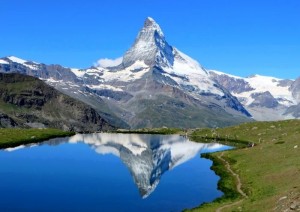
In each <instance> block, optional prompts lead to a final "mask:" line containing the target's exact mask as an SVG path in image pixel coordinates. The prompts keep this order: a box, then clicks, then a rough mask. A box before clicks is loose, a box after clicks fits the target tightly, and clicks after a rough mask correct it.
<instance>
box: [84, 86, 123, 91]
mask: <svg viewBox="0 0 300 212" xmlns="http://www.w3.org/2000/svg"><path fill="white" fill-rule="evenodd" d="M88 87H89V88H91V89H95V90H97V89H98V90H101V89H107V90H112V91H123V89H122V88H119V87H114V86H111V85H105V84H100V85H88Z"/></svg>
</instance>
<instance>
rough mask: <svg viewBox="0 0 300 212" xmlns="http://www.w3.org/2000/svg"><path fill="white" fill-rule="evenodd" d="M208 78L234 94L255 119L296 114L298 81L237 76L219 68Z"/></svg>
mask: <svg viewBox="0 0 300 212" xmlns="http://www.w3.org/2000/svg"><path fill="white" fill-rule="evenodd" d="M209 73H210V75H211V78H212V79H213V80H215V81H216V82H217V83H219V84H221V85H222V86H223V87H225V88H226V89H227V90H228V91H229V92H231V94H232V95H234V96H236V97H237V98H238V100H239V101H240V102H241V103H242V104H243V105H244V107H245V108H246V109H247V110H248V111H249V112H250V113H251V115H252V116H253V118H254V119H256V120H259V121H270V120H282V119H291V118H300V116H299V112H297V111H299V109H298V108H299V107H300V105H299V103H300V99H299V92H300V87H299V82H300V80H299V79H298V80H283V79H278V78H275V77H266V76H260V75H253V76H250V77H247V78H242V77H237V76H233V75H229V74H226V73H222V72H219V71H213V70H211V71H210V72H209Z"/></svg>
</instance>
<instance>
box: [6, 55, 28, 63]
mask: <svg viewBox="0 0 300 212" xmlns="http://www.w3.org/2000/svg"><path fill="white" fill-rule="evenodd" d="M8 59H9V60H11V61H12V62H15V63H20V64H24V63H26V62H27V61H26V60H23V59H21V58H18V57H15V56H10V57H8Z"/></svg>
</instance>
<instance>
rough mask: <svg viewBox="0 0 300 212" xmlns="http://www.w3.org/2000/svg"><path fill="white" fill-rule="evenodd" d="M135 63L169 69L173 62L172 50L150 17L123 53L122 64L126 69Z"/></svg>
mask: <svg viewBox="0 0 300 212" xmlns="http://www.w3.org/2000/svg"><path fill="white" fill-rule="evenodd" d="M136 61H144V62H145V64H146V65H148V66H154V65H158V66H163V67H171V66H172V65H173V62H174V56H173V48H172V47H171V46H170V45H169V44H168V43H167V41H166V40H165V36H164V34H163V32H162V30H161V28H160V26H159V25H158V24H157V23H156V22H155V21H154V19H152V18H150V17H148V18H147V19H146V20H145V24H144V27H143V28H142V29H141V31H140V32H139V33H138V36H137V38H136V40H135V42H134V44H133V46H132V47H131V48H130V49H129V50H128V51H127V52H126V53H125V55H124V57H123V63H122V64H123V66H124V67H125V68H126V67H129V66H130V65H132V64H134V63H135V62H136Z"/></svg>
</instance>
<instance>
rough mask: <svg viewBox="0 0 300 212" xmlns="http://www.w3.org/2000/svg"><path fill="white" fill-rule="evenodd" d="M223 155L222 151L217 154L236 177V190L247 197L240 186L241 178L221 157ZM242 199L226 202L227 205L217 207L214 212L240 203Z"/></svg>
mask: <svg viewBox="0 0 300 212" xmlns="http://www.w3.org/2000/svg"><path fill="white" fill-rule="evenodd" d="M223 155H224V152H222V154H221V155H219V156H218V158H219V159H220V160H221V161H223V162H224V163H225V167H226V169H227V170H228V171H229V172H230V173H231V174H232V175H233V176H234V177H235V178H236V181H237V185H236V190H237V191H238V192H239V193H240V194H241V195H242V196H243V197H244V198H248V196H247V194H245V192H244V191H243V190H242V189H241V187H242V183H241V179H240V176H239V175H238V174H236V173H235V172H234V171H232V169H231V167H230V164H229V163H228V161H226V160H225V159H224V158H222V157H223ZM243 201H244V199H241V200H239V201H237V202H233V203H230V204H227V205H224V206H222V207H220V208H218V209H217V210H216V212H221V211H222V210H223V209H225V208H228V207H231V206H234V205H238V204H240V203H241V202H243Z"/></svg>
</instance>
